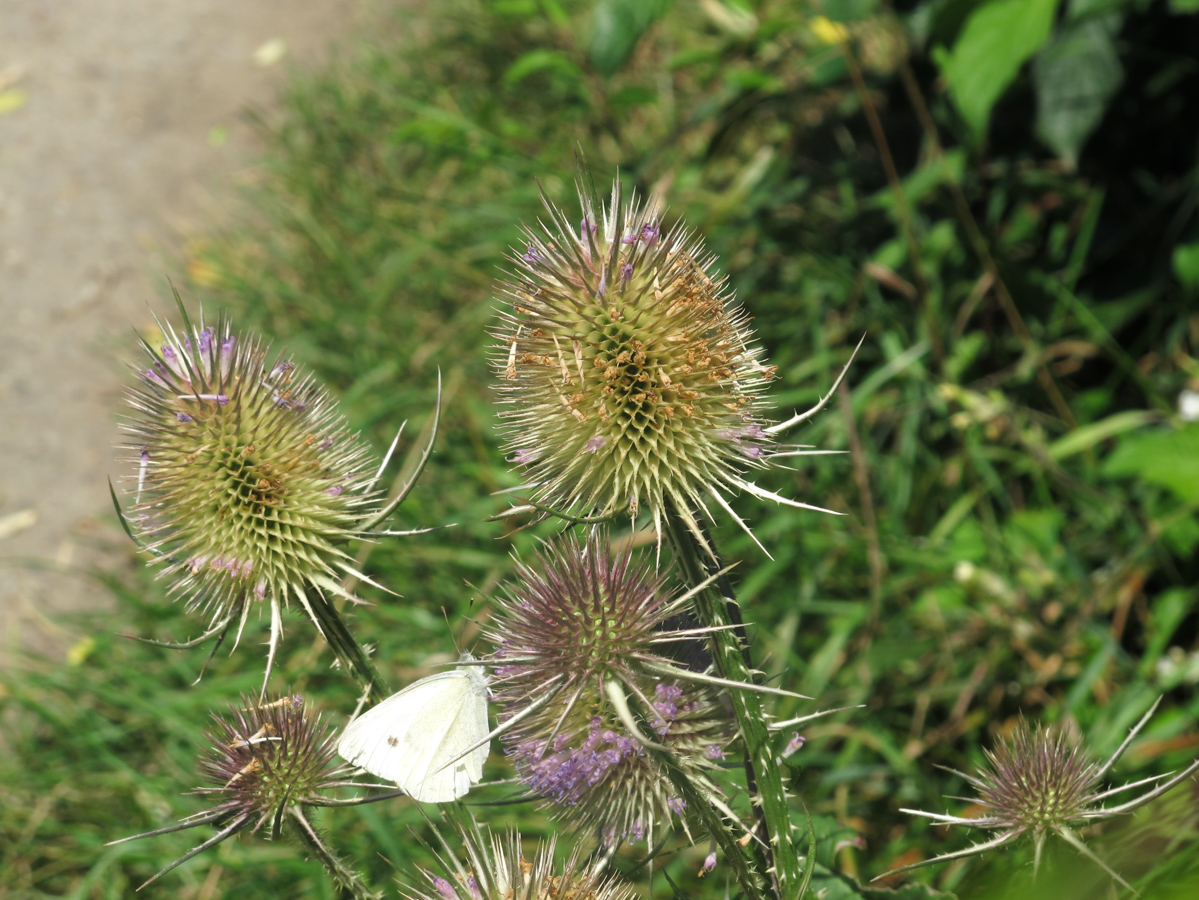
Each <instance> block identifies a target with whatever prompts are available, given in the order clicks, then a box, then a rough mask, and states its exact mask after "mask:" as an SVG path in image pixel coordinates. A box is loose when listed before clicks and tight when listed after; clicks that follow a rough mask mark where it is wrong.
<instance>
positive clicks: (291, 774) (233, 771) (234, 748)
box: [111, 695, 369, 890]
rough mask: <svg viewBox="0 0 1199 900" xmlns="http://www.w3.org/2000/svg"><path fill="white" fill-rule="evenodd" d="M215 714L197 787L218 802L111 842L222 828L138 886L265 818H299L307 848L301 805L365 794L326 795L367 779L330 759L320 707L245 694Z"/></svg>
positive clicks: (310, 834) (329, 731)
mask: <svg viewBox="0 0 1199 900" xmlns="http://www.w3.org/2000/svg"><path fill="white" fill-rule="evenodd" d="M213 720H214V727H213V729H212V730H211V731H210V732H209V733H208V734H207V735H206V737H207V738H208V739H209V741H210V742H211V746H210V747H209V749H208V752H207V754H206V755H205V756H204V757H203V758H202V760H201V762H200V770H201V773H202V774H203V776H204V778H205V780H206V782H207V783H206V784H205V785H204V786H202V787H200V788H199V789H198V790H197V791H196V793H198V794H204V795H207V796H209V797H211V798H213V799H214V800H215V801H216V804H215V805H214V806H212V807H211V808H210V809H207V810H205V811H204V812H200V813H196V814H195V815H193V816H189V817H188V818H186V819H184V820H183V821H182V822H180V823H179V824H177V825H172V826H168V827H167V828H160V829H157V830H155V831H148V832H145V833H144V834H136V835H133V836H131V837H127V838H121V839H120V840H117V841H112V842H111V843H113V844H120V843H123V842H125V841H132V840H137V839H138V838H143V837H151V836H153V835H158V834H165V833H167V832H171V831H181V830H183V829H187V828H194V827H197V826H203V825H213V826H214V827H217V828H219V829H220V830H219V831H218V832H217V833H216V835H214V836H213V837H211V838H209V839H208V840H206V841H204V842H203V843H202V844H200V845H199V846H198V847H196V848H194V849H192V850H190V851H189V852H187V853H186V854H184V855H183V856H181V857H180V858H179V859H177V860H175V861H174V862H172V863H171V864H170V865H168V866H167V867H166V868H164V869H162V871H160V872H159V873H158V874H156V875H155V876H154V877H153V878H151V879H150V880H149V881H147V882H146V883H145V884H143V885H142V887H145V886H146V884H149V883H150V882H152V881H155V880H157V879H158V878H160V877H161V876H162V875H164V874H166V873H167V872H169V871H171V870H172V869H174V868H175V867H176V866H178V865H180V864H181V863H184V862H186V861H187V860H189V859H191V858H192V857H193V856H196V855H197V854H199V853H201V852H203V851H204V850H207V849H208V848H209V847H212V846H213V845H215V844H218V843H220V842H221V841H223V840H225V839H227V838H229V837H232V836H233V835H235V834H237V833H239V832H242V831H249V832H254V831H257V830H258V829H260V828H261V827H262V826H263V825H264V824H265V823H267V822H268V821H269V822H270V823H271V831H272V832H276V831H278V829H279V827H280V826H281V825H282V823H283V822H284V821H285V820H287V821H289V822H290V823H291V824H293V825H295V826H297V828H298V835H299V836H300V838H301V840H302V842H303V843H305V844H306V845H307V846H309V847H310V849H311V845H312V842H313V840H315V839H316V835H315V832H314V831H313V829H312V826H311V824H310V823H309V822H308V820H307V819H306V818H305V813H304V809H305V807H311V806H346V805H351V804H353V803H356V802H366V801H362V800H339V799H336V798H333V797H329V796H327V794H328V792H330V791H332V790H334V789H336V788H340V787H367V786H369V785H357V784H355V783H354V782H352V781H347V780H346V778H347V775H348V773H349V771H350V770H349V767H347V766H344V765H341V764H336V763H335V759H336V753H335V752H334V747H335V743H336V741H335V730H334V728H333V727H332V726H325V725H323V724H322V722H321V717H320V714H319V713H316V712H313V711H312V710H311V708H310V707H308V706H307V705H306V704H305V703H304V700H303V698H302V697H300V696H298V695H297V696H290V697H282V698H280V699H278V700H276V701H274V702H270V703H259V702H257V701H255V700H252V699H250V698H248V697H245V696H243V697H242V705H241V706H240V707H238V706H231V707H230V708H229V715H228V716H218V715H214V716H213ZM139 890H140V888H139Z"/></svg>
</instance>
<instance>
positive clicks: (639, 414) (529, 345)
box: [494, 181, 818, 542]
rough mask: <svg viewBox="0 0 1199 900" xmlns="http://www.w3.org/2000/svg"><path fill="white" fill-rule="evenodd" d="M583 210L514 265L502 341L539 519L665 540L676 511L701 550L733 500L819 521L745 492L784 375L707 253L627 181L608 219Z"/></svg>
mask: <svg viewBox="0 0 1199 900" xmlns="http://www.w3.org/2000/svg"><path fill="white" fill-rule="evenodd" d="M579 199H580V204H581V206H582V219H581V221H579V222H578V224H577V225H576V224H575V220H574V219H573V218H572V217H570V216H568V215H567V214H566V213H565V212H563V211H562V210H561V209H559V208H558V207H557V206H555V205H554V204H553V203H551V202H550V201H549V200H548V199H544V202H545V207H546V210H547V212H548V222H543V223H542V224H541V228H540V230H539V231H535V230H533V229H526V238H527V241H528V245H527V249H525V250H524V251H514V252H513V254H512V257H511V261H512V263H513V264H514V266H515V267H516V273H515V278H514V280H513V281H511V282H510V283H508V284H506V285H505V286H504V297H503V301H504V304H505V305H504V308H503V310H502V312H501V315H500V324H499V326H498V328H497V329H496V331H495V333H494V334H495V337H496V338H497V339H498V341H499V343H498V344H497V345H496V352H495V357H494V365H495V369H496V373H497V375H498V377H499V382H500V392H501V394H502V399H503V403H504V404H505V406H506V407H507V408H506V410H505V411H504V412H502V413H501V415H502V417H503V418H504V420H505V425H506V430H507V432H508V434H509V436H510V438H509V443H508V447H507V449H508V450H510V451H511V453H512V456H511V458H510V459H511V461H512V462H514V463H516V464H518V465H520V466H522V467H523V468H524V469H525V471H526V472H527V474H528V476H529V477H530V479H531V484H530V485H529V488H530V489H531V490H532V491H533V492H534V496H533V499H532V504H533V505H534V506H536V507H539V508H541V509H542V510H543V511H545V510H546V508H550V509H556V510H560V511H565V512H571V513H576V514H586V513H597V514H598V515H600V516H605V517H606V516H610V515H614V514H616V513H618V512H621V511H628V512H629V513H630V514H632V515H633V516H635V515H636V514H637V512H638V510H640V509H645V510H648V512H649V513H650V515H651V516H652V517H653V519H654V521H655V523H656V524H658V523H660V521H661V517H662V515H663V512H664V510H665V509H666V508H667V507H668V506H669V507H670V508H672V509H674V510H676V511H677V512H678V514H679V515H681V516H683V517H684V519H685V521H686V522H687V524H688V525H689V526H690V528H691V530H692V531H693V532H695V533H696V534H697V535H698V533H699V528H698V524H697V522H696V521H695V519H694V516H693V511H695V510H706V509H707V504H708V502H710V501H714V502H715V503H716V504H717V505H719V506H721V507H723V508H724V509H726V510H727V511H728V512H730V513H732V510H731V508H730V507H729V505H728V501H727V499H726V494H729V493H732V492H735V491H742V490H744V491H746V492H748V493H751V494H755V495H757V496H760V497H766V498H769V499H773V500H776V501H779V502H786V503H789V504H791V505H795V506H799V507H802V508H806V509H817V508H818V507H811V506H807V505H806V504H801V503H795V502H793V501H787V500H784V499H783V498H781V497H779V496H777V495H775V494H772V493H770V492H768V491H765V490H764V489H762V488H759V487H757V486H756V485H754V484H753V483H752V482H750V481H748V480H746V477H745V473H746V472H747V471H748V470H750V469H761V468H764V467H765V466H766V461H767V458H768V456H769V455H770V453H771V450H772V444H773V440H774V439H773V437H772V433H773V432H775V431H777V428H778V427H777V426H776V427H775V428H766V427H764V426H765V425H766V419H765V418H764V416H763V412H762V407H763V399H762V392H763V391H764V390H765V388H766V386H767V384H768V383H769V382H770V380H771V378H772V377H773V376H774V372H775V369H774V367H772V366H767V365H765V364H763V363H762V361H761V359H760V357H761V348H760V347H758V346H757V345H756V343H755V342H754V336H753V332H752V329H751V328H750V324H749V317H748V316H747V315H746V313H745V312H744V310H743V309H742V308H741V307H740V306H739V305H738V304H737V303H736V301H735V299H734V297H733V294H732V292H731V291H730V290H729V289H728V288H727V286H726V284H725V281H724V279H723V278H722V277H720V276H718V275H716V274H715V271H714V266H715V258H714V257H713V256H711V255H710V254H708V253H707V252H706V251H705V250H704V248H703V243H702V241H700V239H699V238H697V237H696V236H695V235H694V234H693V233H692V232H690V231H688V230H687V229H686V228H685V227H684V226H682V225H676V226H674V227H672V228H669V229H664V225H663V223H662V218H661V213H660V211H659V210H658V209H656V208H654V207H653V206H648V205H645V204H643V203H641V202H639V201H638V200H637V199H636V198H635V197H634V198H632V199H630V200H628V201H626V200H624V199H623V197H622V194H621V186H620V182H619V181H617V182H615V183H614V185H613V188H612V196H611V199H610V201H609V202H608V204H607V205H606V206H601V205H600V204H599V202H598V201H597V200H594V199H592V196H591V194H590V193H589V191H587V190H585V189H584V187H583V184H582V182H580V186H579ZM523 508H528V507H527V506H526V507H523ZM738 521H740V520H739V519H738ZM701 542H702V538H701Z"/></svg>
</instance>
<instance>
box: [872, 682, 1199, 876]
mask: <svg viewBox="0 0 1199 900" xmlns="http://www.w3.org/2000/svg"><path fill="white" fill-rule="evenodd" d="M1160 702H1161V701H1160V700H1158V703H1160ZM1156 709H1157V703H1154V704H1153V706H1152V708H1150V710H1149V712H1147V713H1145V715H1144V716H1143V717H1142V718H1141V720H1140V722H1138V723H1137V724H1136V726H1135V727H1134V728H1133V729H1132V731H1131V732H1130V733H1129V735H1128V737H1127V738H1125V740H1124V742H1123V743H1122V744H1121V745H1120V746H1119V747H1118V748H1117V749H1116V752H1115V753H1113V754H1112V756H1111V758H1110V759H1109V760H1108V761H1107V762H1106V763H1102V764H1101V763H1097V762H1093V761H1092V760H1091V759H1090V757H1089V756H1088V755H1087V754H1086V753H1085V751H1084V750H1083V749H1082V748H1081V747H1079V746H1076V745H1075V744H1073V743H1072V742H1071V741H1070V740H1069V739H1068V738H1067V737H1066V736H1065V735H1064V734H1063V733H1062V732H1060V731H1057V730H1055V729H1053V728H1051V727H1046V726H1042V727H1038V728H1033V727H1032V726H1031V725H1029V724H1028V723H1027V722H1026V721H1024V719H1021V720H1020V721H1019V723H1018V724H1017V726H1016V728H1015V730H1014V731H1013V732H1012V735H1011V737H1009V738H1008V739H1007V740H1005V741H1002V742H1000V743H999V744H998V745H997V746H996V747H995V748H994V749H993V750H988V751H985V753H986V757H987V760H988V763H989V765H988V766H986V767H984V768H982V769H980V770H979V772H978V774H977V775H965V774H963V773H961V772H958V773H956V774H958V775H960V776H961V777H962V778H964V779H966V781H968V782H969V783H970V784H971V785H972V786H973V787H974V788H975V790H976V791H977V792H978V798H977V801H976V802H977V803H978V805H980V806H982V807H983V808H985V809H986V810H987V815H985V816H981V817H979V818H962V817H959V816H948V815H941V814H939V813H928V812H922V811H920V810H914V809H905V810H904V812H907V813H911V814H912V815H917V816H924V817H926V818H929V819H933V820H935V821H937V822H940V823H943V824H949V825H964V826H966V827H968V828H986V829H991V830H993V831H997V832H999V834H998V835H997V836H996V837H994V838H992V839H991V840H988V841H985V842H984V843H981V844H974V845H972V846H970V847H967V848H966V849H965V850H959V851H957V852H954V853H945V854H942V855H941V856H938V857H936V858H934V859H929V860H925V861H924V862H921V863H917V864H916V865H914V866H905V867H904V868H905V869H912V868H916V867H917V866H925V865H930V864H932V863H937V862H944V861H946V860H950V859H958V858H961V857H965V856H973V855H974V854H976V853H984V852H986V851H988V850H994V849H996V848H998V847H1002V846H1005V845H1006V844H1010V843H1012V842H1013V841H1015V840H1017V839H1019V838H1020V837H1022V836H1023V835H1026V834H1027V835H1029V836H1031V837H1032V839H1033V844H1034V847H1035V851H1036V856H1035V863H1034V867H1035V868H1037V869H1039V867H1040V862H1041V853H1042V850H1043V849H1044V844H1045V837H1046V835H1047V834H1048V833H1049V832H1053V833H1054V834H1057V835H1058V836H1059V837H1061V838H1062V839H1063V840H1064V841H1066V842H1067V843H1068V844H1070V845H1071V846H1072V847H1074V849H1075V850H1077V851H1078V852H1079V853H1081V854H1083V855H1084V856H1086V857H1087V858H1088V859H1090V860H1091V861H1092V862H1094V863H1095V864H1097V865H1098V866H1100V867H1101V868H1102V869H1103V870H1104V871H1105V872H1107V873H1108V875H1110V876H1111V877H1112V878H1114V879H1115V880H1116V881H1118V882H1119V883H1120V884H1122V885H1124V886H1125V887H1126V888H1128V889H1129V890H1132V887H1131V886H1130V885H1129V884H1128V882H1126V881H1125V880H1124V879H1123V878H1121V877H1120V876H1119V875H1118V874H1117V873H1116V872H1115V871H1113V870H1112V869H1111V868H1110V867H1109V866H1108V865H1107V864H1106V863H1105V862H1103V860H1101V859H1100V858H1099V857H1097V856H1096V855H1095V854H1094V853H1093V852H1092V851H1091V850H1090V849H1089V848H1088V847H1087V846H1086V844H1084V843H1083V842H1082V840H1081V839H1080V838H1079V837H1078V835H1077V834H1075V833H1074V830H1073V827H1072V826H1077V825H1085V824H1086V823H1088V822H1091V821H1096V820H1101V819H1107V818H1110V817H1112V816H1117V815H1121V814H1122V813H1128V812H1132V811H1133V810H1134V809H1136V808H1137V807H1139V806H1141V805H1143V804H1145V803H1148V802H1149V801H1150V800H1152V799H1154V798H1155V797H1159V796H1161V795H1162V794H1164V793H1165V792H1166V791H1168V790H1169V789H1170V788H1172V787H1174V785H1176V784H1178V783H1179V782H1180V781H1182V780H1183V779H1184V778H1187V777H1189V776H1190V775H1191V774H1192V773H1193V772H1194V771H1195V770H1196V769H1197V768H1199V760H1196V761H1195V762H1194V763H1192V764H1191V765H1190V766H1188V767H1187V768H1186V769H1185V770H1184V771H1182V772H1181V773H1180V774H1178V775H1175V776H1172V777H1171V776H1170V775H1162V776H1157V777H1154V778H1145V779H1142V780H1140V781H1136V782H1132V783H1130V784H1126V785H1124V786H1122V787H1117V788H1108V789H1103V787H1102V784H1103V780H1104V777H1105V776H1106V775H1107V773H1108V772H1109V771H1110V770H1111V768H1112V766H1114V765H1115V763H1116V761H1117V760H1118V759H1119V758H1120V756H1121V754H1123V752H1124V751H1125V750H1126V749H1127V748H1128V745H1129V744H1130V743H1132V740H1133V738H1134V737H1136V735H1137V733H1138V732H1139V731H1140V730H1141V728H1142V727H1144V725H1145V723H1146V722H1148V721H1149V717H1150V716H1152V715H1153V713H1154V711H1155V710H1156ZM1150 784H1152V785H1154V786H1153V787H1152V788H1151V789H1150V790H1148V791H1146V792H1145V793H1144V794H1142V795H1141V796H1139V797H1136V798H1134V799H1132V800H1128V801H1126V802H1124V803H1122V804H1120V805H1118V806H1110V807H1105V806H1103V805H1102V803H1103V801H1105V800H1106V799H1108V798H1109V797H1112V796H1114V795H1116V794H1119V793H1122V792H1124V791H1127V790H1131V789H1132V788H1135V787H1142V786H1144V785H1150ZM894 871H903V869H896V870H894ZM887 874H890V873H887ZM880 877H882V876H880ZM1133 892H1134V893H1135V891H1133Z"/></svg>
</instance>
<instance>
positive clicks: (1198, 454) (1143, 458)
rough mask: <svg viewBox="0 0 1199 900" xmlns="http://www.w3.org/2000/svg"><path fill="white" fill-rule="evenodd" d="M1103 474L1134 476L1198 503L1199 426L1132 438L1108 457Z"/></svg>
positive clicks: (1122, 442)
mask: <svg viewBox="0 0 1199 900" xmlns="http://www.w3.org/2000/svg"><path fill="white" fill-rule="evenodd" d="M1103 473H1104V474H1105V475H1108V476H1116V477H1119V476H1127V475H1132V476H1135V477H1137V478H1140V479H1141V480H1143V481H1147V482H1149V483H1150V484H1157V485H1161V486H1162V487H1164V488H1168V489H1169V490H1171V491H1173V492H1174V493H1175V494H1177V495H1178V496H1179V497H1180V498H1181V499H1182V500H1183V501H1184V502H1186V503H1199V425H1188V426H1186V427H1185V428H1179V429H1178V430H1177V431H1150V432H1148V433H1146V434H1139V435H1136V436H1133V437H1129V438H1127V439H1125V440H1123V441H1121V442H1120V446H1119V447H1117V448H1116V450H1115V452H1114V453H1112V455H1111V456H1110V457H1108V459H1107V462H1106V463H1105V464H1104V466H1103Z"/></svg>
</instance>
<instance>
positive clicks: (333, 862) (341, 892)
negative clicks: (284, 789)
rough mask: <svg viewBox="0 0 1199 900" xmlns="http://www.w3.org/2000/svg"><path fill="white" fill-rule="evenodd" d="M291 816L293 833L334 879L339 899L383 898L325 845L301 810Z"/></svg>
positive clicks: (295, 811)
mask: <svg viewBox="0 0 1199 900" xmlns="http://www.w3.org/2000/svg"><path fill="white" fill-rule="evenodd" d="M290 815H291V818H292V819H293V822H292V833H293V834H294V835H295V837H296V838H297V839H298V840H299V843H300V846H302V847H303V848H304V849H305V850H307V851H308V852H309V853H311V854H312V855H313V856H314V857H316V858H317V859H318V860H320V863H321V865H323V866H324V867H325V870H326V871H327V872H328V873H329V875H330V876H331V877H332V878H333V883H334V884H335V885H337V895H338V897H343V898H351V900H379V898H380V897H382V896H383V895H382V893H380V892H379V891H372V890H371V889H370V888H369V887H367V885H366V882H365V881H364V880H363V878H362V875H361V874H360V873H358V872H356V871H354V870H353V869H351V868H350V867H349V866H347V865H346V864H345V863H343V862H342V861H341V860H340V859H338V857H337V854H335V853H334V852H333V851H332V850H331V849H330V848H329V847H328V846H327V845H326V844H325V842H324V841H323V840H322V839H321V836H320V834H319V833H318V832H317V830H316V828H314V827H313V825H312V823H311V822H309V821H308V819H307V817H305V815H304V814H303V813H302V812H301V811H300V810H299V809H292V810H291V811H290Z"/></svg>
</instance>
